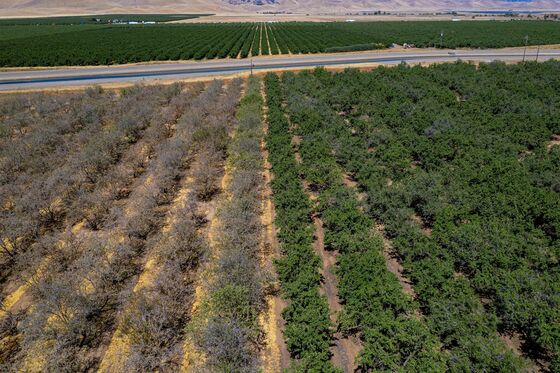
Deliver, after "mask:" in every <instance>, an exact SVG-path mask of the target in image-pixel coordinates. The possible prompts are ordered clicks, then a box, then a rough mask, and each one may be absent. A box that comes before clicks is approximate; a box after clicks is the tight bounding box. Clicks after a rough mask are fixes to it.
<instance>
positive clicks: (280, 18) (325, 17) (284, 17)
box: [173, 13, 519, 23]
mask: <svg viewBox="0 0 560 373" xmlns="http://www.w3.org/2000/svg"><path fill="white" fill-rule="evenodd" d="M511 18H512V17H504V16H496V15H476V16H474V17H473V16H471V15H464V16H453V15H451V14H441V15H434V14H431V13H430V14H387V15H375V16H374V15H351V14H349V15H345V14H338V15H334V14H333V15H329V14H297V13H296V14H260V13H248V14H216V15H213V16H208V17H200V18H194V19H184V20H179V21H174V22H173V23H234V22H346V21H348V20H353V21H355V22H372V21H373V22H375V21H450V20H452V19H461V20H473V19H474V20H495V19H499V20H506V19H511ZM516 18H519V17H516Z"/></svg>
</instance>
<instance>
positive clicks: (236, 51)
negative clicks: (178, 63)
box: [0, 21, 560, 66]
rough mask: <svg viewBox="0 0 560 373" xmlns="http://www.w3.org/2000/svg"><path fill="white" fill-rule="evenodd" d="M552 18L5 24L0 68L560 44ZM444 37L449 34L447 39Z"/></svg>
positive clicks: (0, 33)
mask: <svg viewBox="0 0 560 373" xmlns="http://www.w3.org/2000/svg"><path fill="white" fill-rule="evenodd" d="M559 26H560V24H559V23H557V22H552V21H550V22H546V21H507V22H499V21H489V22H468V21H467V22H441V21H433V22H425V21H424V22H423V21H418V22H356V23H332V22H331V23H282V24H279V23H276V24H269V23H237V24H235V23H232V24H189V25H112V26H108V25H97V26H96V25H91V26H90V25H60V26H51V25H48V26H47V25H45V26H37V25H34V26H31V25H28V26H25V25H20V26H0V66H57V65H102V64H120V63H129V62H142V61H154V60H156V61H165V60H189V59H212V58H225V57H230V58H246V57H251V56H258V55H270V54H299V53H321V52H340V51H354V50H370V49H379V48H386V47H389V46H390V45H391V44H392V43H397V44H403V43H413V44H415V45H416V46H417V47H437V48H440V47H443V48H501V47H513V46H522V45H524V44H525V36H528V37H529V38H528V44H529V45H537V44H554V43H560V27H559ZM442 33H443V37H442V36H441V34H442Z"/></svg>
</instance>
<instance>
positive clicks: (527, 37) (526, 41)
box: [523, 35, 529, 62]
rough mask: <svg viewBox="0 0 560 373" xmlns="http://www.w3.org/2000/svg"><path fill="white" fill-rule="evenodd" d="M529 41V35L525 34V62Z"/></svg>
mask: <svg viewBox="0 0 560 373" xmlns="http://www.w3.org/2000/svg"><path fill="white" fill-rule="evenodd" d="M528 42H529V35H525V49H524V50H523V62H525V55H526V54H527V43H528Z"/></svg>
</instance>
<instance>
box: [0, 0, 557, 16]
mask: <svg viewBox="0 0 560 373" xmlns="http://www.w3.org/2000/svg"><path fill="white" fill-rule="evenodd" d="M2 3H3V5H1V6H0V10H2V13H3V14H4V15H5V16H18V15H20V16H26V15H30V16H31V15H55V14H56V15H63V14H88V13H208V12H211V13H216V14H224V13H226V14H227V13H233V14H235V13H247V12H249V13H250V12H292V13H313V14H320V13H338V14H344V13H347V12H356V11H389V12H441V11H498V10H500V11H505V10H512V11H539V10H541V11H550V10H559V9H560V3H559V2H558V1H557V0H346V1H345V0H178V1H174V2H173V3H172V4H170V2H169V0H79V1H71V0H2Z"/></svg>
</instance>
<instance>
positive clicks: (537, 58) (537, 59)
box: [535, 44, 541, 62]
mask: <svg viewBox="0 0 560 373" xmlns="http://www.w3.org/2000/svg"><path fill="white" fill-rule="evenodd" d="M540 51H541V46H540V44H539V45H538V46H537V57H536V58H535V62H539V52H540Z"/></svg>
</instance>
